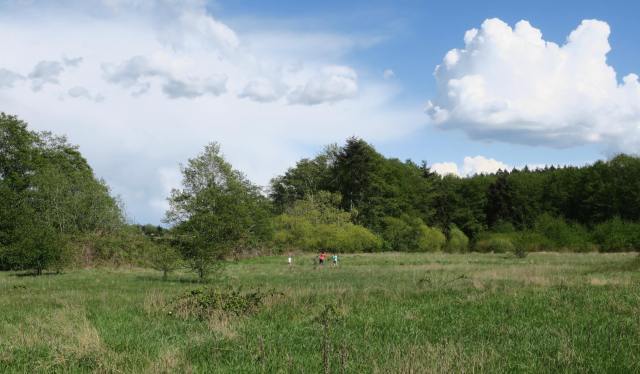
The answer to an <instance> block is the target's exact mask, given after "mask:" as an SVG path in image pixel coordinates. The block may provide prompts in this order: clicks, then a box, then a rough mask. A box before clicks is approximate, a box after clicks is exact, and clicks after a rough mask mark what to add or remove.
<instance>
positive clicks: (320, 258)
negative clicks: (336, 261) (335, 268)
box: [318, 251, 327, 265]
mask: <svg viewBox="0 0 640 374" xmlns="http://www.w3.org/2000/svg"><path fill="white" fill-rule="evenodd" d="M325 258H327V254H326V253H324V251H322V252H320V256H318V260H319V262H320V265H324V260H325Z"/></svg>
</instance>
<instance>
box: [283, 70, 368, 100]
mask: <svg viewBox="0 0 640 374" xmlns="http://www.w3.org/2000/svg"><path fill="white" fill-rule="evenodd" d="M357 93H358V75H357V74H356V72H355V71H354V70H353V69H352V68H350V67H348V66H327V67H325V68H323V69H322V71H321V72H320V73H319V74H317V75H315V76H313V77H312V78H311V79H309V81H307V82H306V84H305V85H303V86H300V87H298V88H296V89H295V90H293V92H291V93H290V94H289V102H290V103H292V104H305V105H316V104H321V103H325V102H330V103H331V102H336V101H341V100H345V99H349V98H352V97H354V96H356V94H357Z"/></svg>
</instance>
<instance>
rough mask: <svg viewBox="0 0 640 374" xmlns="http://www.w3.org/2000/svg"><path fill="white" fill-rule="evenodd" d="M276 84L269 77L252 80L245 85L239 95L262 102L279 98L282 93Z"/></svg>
mask: <svg viewBox="0 0 640 374" xmlns="http://www.w3.org/2000/svg"><path fill="white" fill-rule="evenodd" d="M280 91H281V90H278V89H277V88H276V87H275V84H274V83H272V82H270V81H269V80H267V79H256V80H252V81H250V82H249V83H247V85H246V86H245V87H244V89H243V90H242V92H241V93H240V95H239V97H241V98H249V99H251V100H255V101H258V102H261V103H268V102H272V101H275V100H278V99H279V98H280V97H281V96H282V94H281V92H280Z"/></svg>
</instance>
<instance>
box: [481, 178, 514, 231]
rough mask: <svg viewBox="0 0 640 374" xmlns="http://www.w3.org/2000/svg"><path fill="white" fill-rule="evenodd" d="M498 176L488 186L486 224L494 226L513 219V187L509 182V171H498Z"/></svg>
mask: <svg viewBox="0 0 640 374" xmlns="http://www.w3.org/2000/svg"><path fill="white" fill-rule="evenodd" d="M497 176H498V178H497V179H496V180H495V182H493V183H492V184H491V185H490V186H489V191H488V201H487V224H488V226H489V227H494V226H495V225H496V224H498V223H500V222H511V223H513V219H514V207H513V187H512V186H511V184H510V183H509V179H508V176H509V173H508V172H506V171H498V174H497Z"/></svg>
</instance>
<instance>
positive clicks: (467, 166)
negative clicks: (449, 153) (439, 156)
mask: <svg viewBox="0 0 640 374" xmlns="http://www.w3.org/2000/svg"><path fill="white" fill-rule="evenodd" d="M510 169H511V168H510V167H509V165H507V164H505V163H504V162H501V161H498V160H496V159H493V158H487V157H484V156H474V157H470V156H467V157H465V158H464V160H463V162H462V167H458V164H456V163H455V162H440V163H435V164H433V165H432V166H431V170H433V171H434V172H436V173H438V174H440V175H442V176H445V175H449V174H452V175H457V176H462V177H470V176H473V175H476V174H492V173H495V172H497V171H498V170H510Z"/></svg>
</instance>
